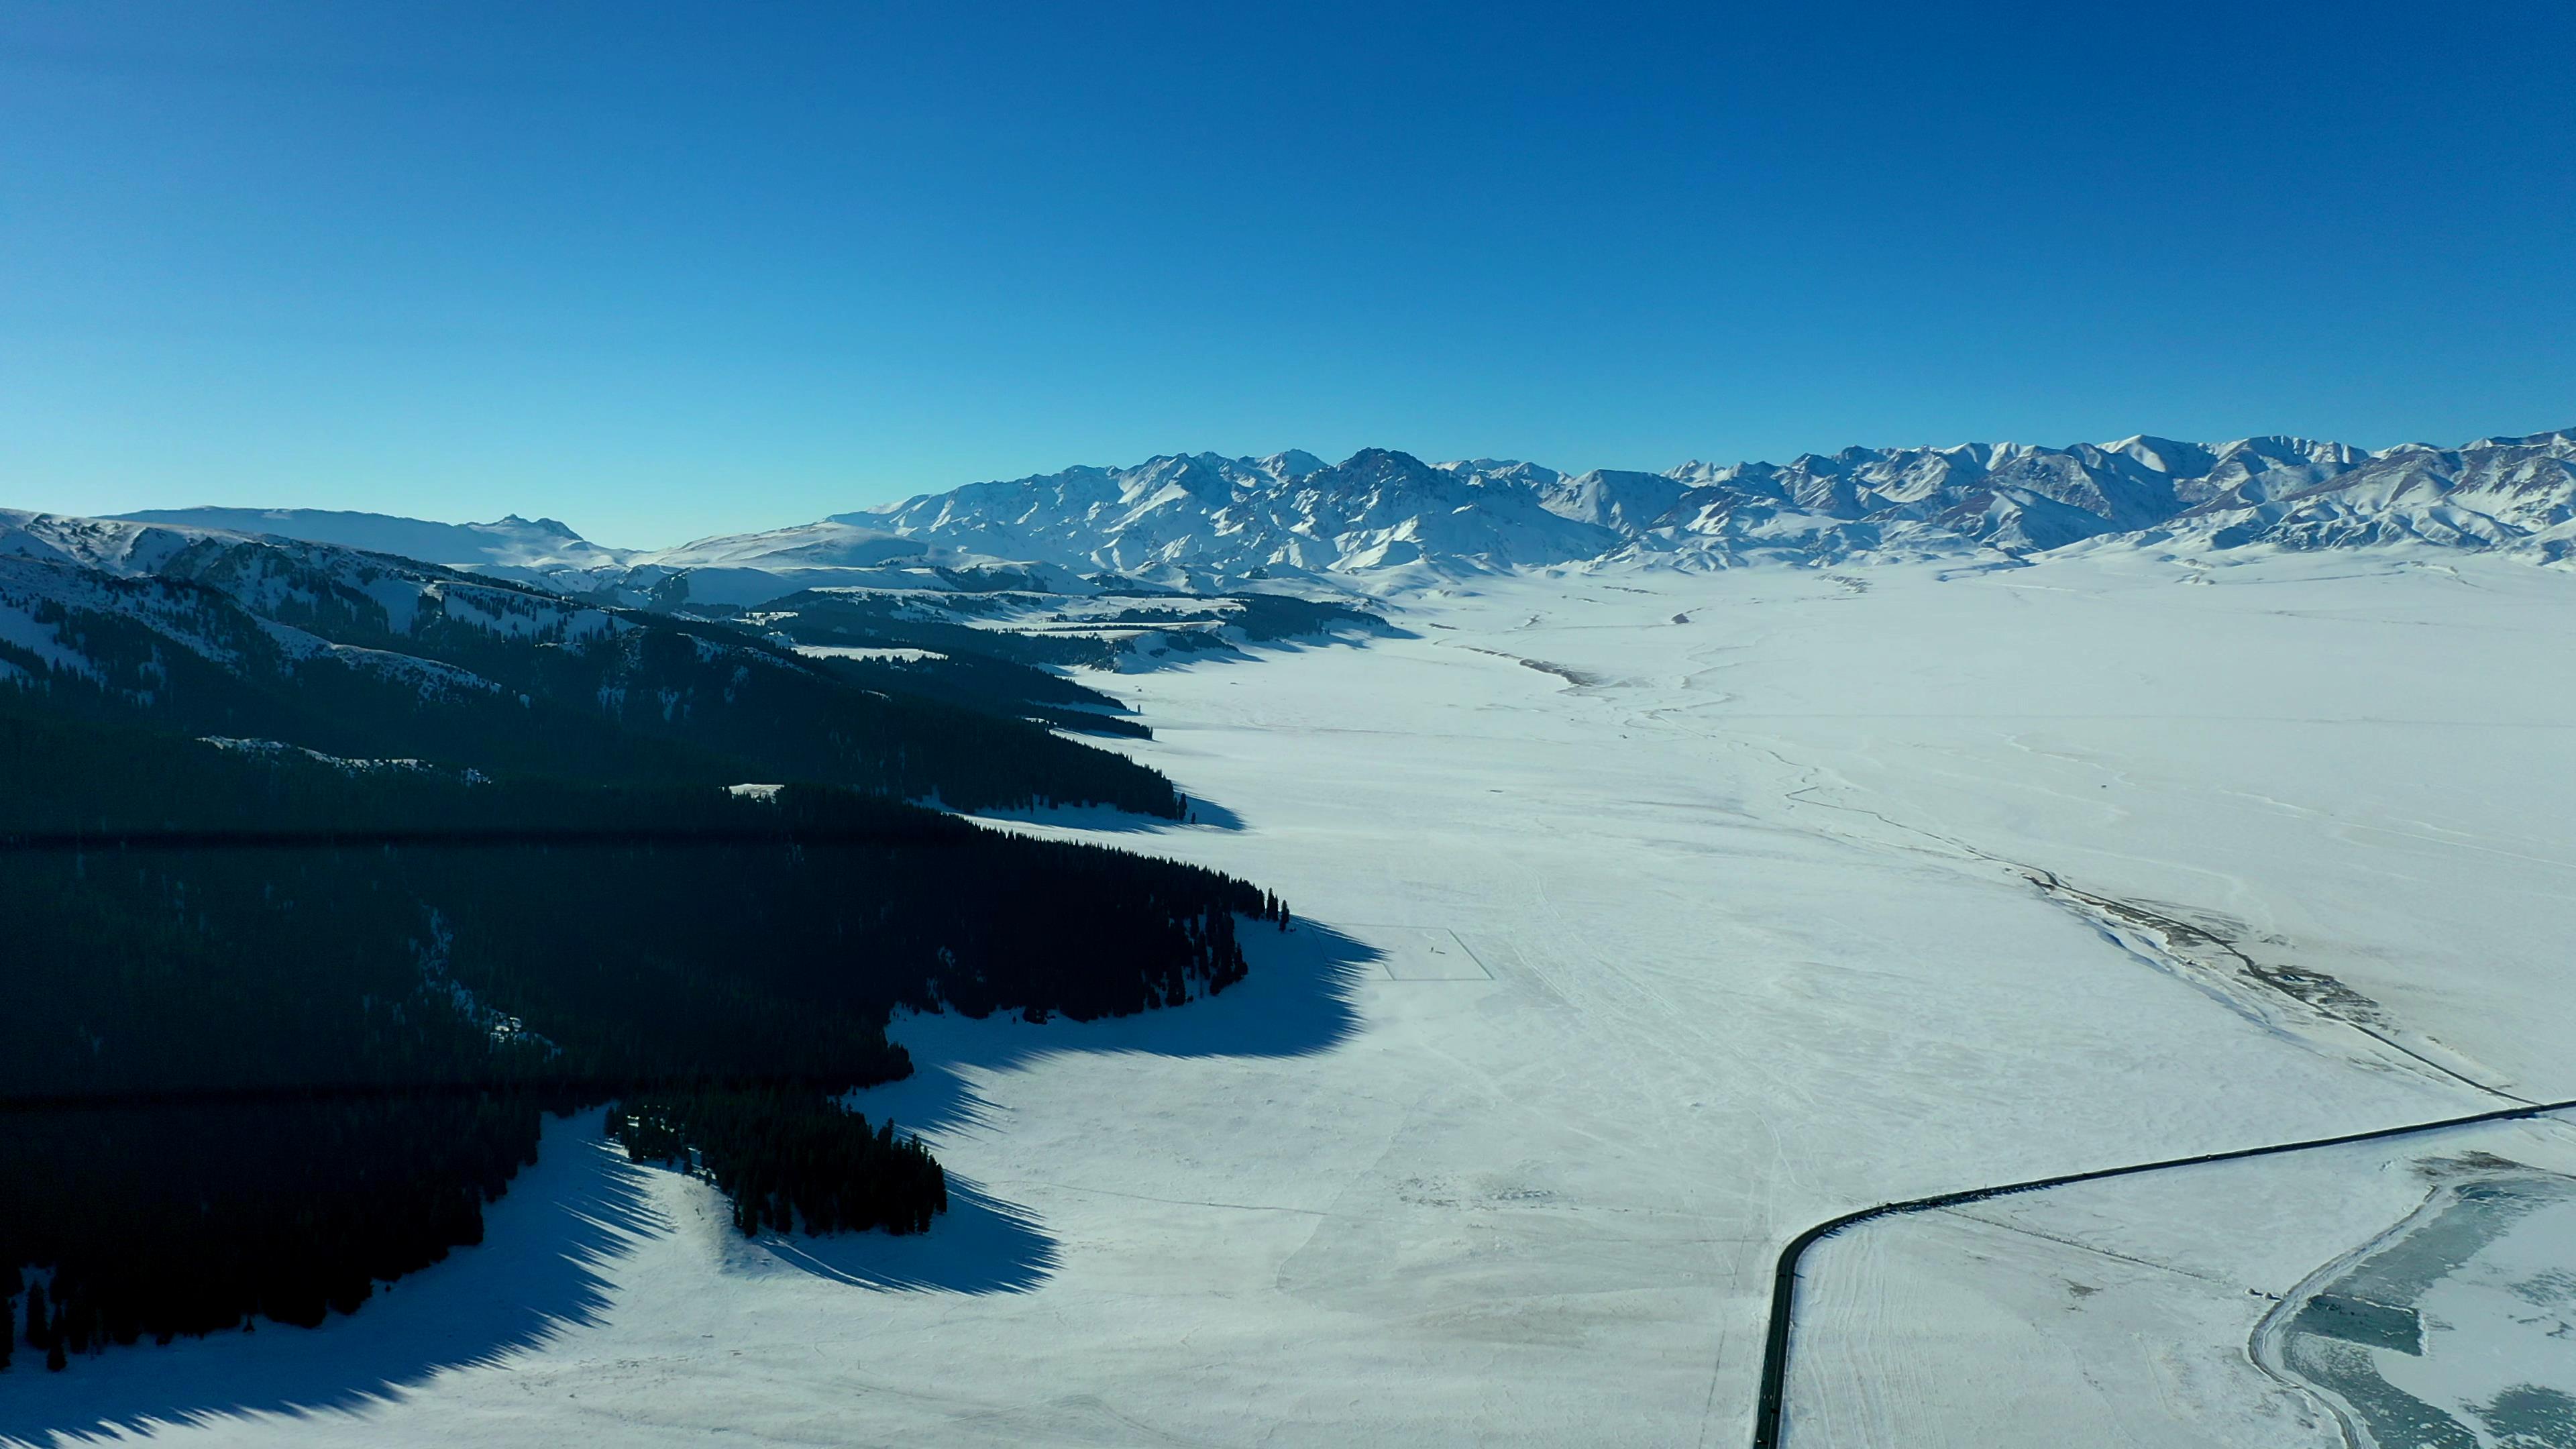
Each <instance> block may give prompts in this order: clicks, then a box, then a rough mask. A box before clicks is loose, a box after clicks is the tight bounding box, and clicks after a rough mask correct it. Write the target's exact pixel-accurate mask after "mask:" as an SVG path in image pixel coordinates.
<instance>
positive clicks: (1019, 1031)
mask: <svg viewBox="0 0 2576 1449" xmlns="http://www.w3.org/2000/svg"><path fill="white" fill-rule="evenodd" d="M1242 931H1243V937H1242V939H1243V945H1244V954H1245V956H1246V958H1247V960H1248V963H1249V965H1250V967H1251V972H1250V974H1249V975H1248V976H1247V977H1246V978H1245V979H1244V980H1242V981H1240V982H1237V983H1236V984H1235V985H1233V986H1231V987H1228V988H1227V989H1226V990H1224V991H1222V992H1220V993H1218V994H1217V995H1215V996H1211V997H1206V998H1203V999H1201V1000H1198V1001H1193V1002H1191V1003H1189V1004H1188V1005H1186V1006H1180V1007H1166V1008H1164V1009H1162V1010H1159V1011H1148V1012H1140V1013H1138V1014H1137V1015H1134V1016H1129V1017H1118V1018H1111V1019H1108V1020H1103V1021H1093V1022H1074V1021H1067V1020H1064V1019H1061V1018H1059V1019H1057V1020H1055V1021H1051V1022H1047V1023H1044V1024H1039V1023H1033V1022H1029V1021H1026V1020H1024V1019H1021V1018H1019V1017H1016V1016H1002V1015H996V1016H993V1017H991V1018H988V1019H986V1020H983V1021H974V1020H969V1019H966V1018H963V1017H956V1016H915V1017H909V1018H905V1019H902V1020H900V1021H898V1022H897V1023H896V1025H895V1029H894V1034H895V1035H896V1037H897V1038H898V1039H900V1040H901V1041H903V1042H904V1043H905V1045H906V1046H907V1047H908V1048H909V1049H910V1050H911V1052H912V1054H913V1058H914V1061H915V1063H916V1070H915V1071H914V1073H913V1075H912V1076H910V1077H908V1078H906V1079H905V1080H903V1081H900V1082H891V1083H888V1084H886V1085H884V1086H881V1087H871V1088H867V1089H865V1090H863V1091H859V1092H854V1093H852V1094H851V1096H850V1101H851V1104H852V1105H853V1106H855V1107H857V1108H858V1109H859V1110H861V1111H864V1112H866V1113H867V1114H868V1115H869V1116H870V1117H871V1118H883V1117H887V1116H891V1117H893V1118H894V1120H895V1122H896V1123H897V1124H898V1125H899V1126H900V1127H901V1128H902V1129H904V1130H907V1131H918V1132H924V1133H933V1134H954V1133H968V1134H972V1133H975V1132H979V1131H983V1130H986V1129H987V1128H988V1127H989V1126H990V1125H991V1106H990V1104H989V1103H988V1102H987V1101H986V1100H985V1099H984V1098H983V1097H982V1096H981V1095H980V1094H979V1093H978V1092H977V1091H976V1090H975V1087H974V1083H975V1081H977V1080H979V1079H981V1078H982V1077H983V1076H985V1075H986V1074H989V1073H993V1072H1008V1071H1017V1070H1022V1069H1025V1068H1027V1067H1029V1066H1031V1065H1033V1064H1035V1063H1036V1062H1038V1061H1040V1060H1042V1059H1044V1058H1046V1057H1049V1056H1055V1055H1060V1054H1064V1053H1069V1052H1111V1053H1118V1052H1139V1053H1147V1054H1152V1055H1157V1056H1168V1057H1217V1056H1242V1057H1292V1056H1307V1055H1311V1054H1314V1053H1318V1052H1324V1051H1329V1050H1331V1049H1332V1048H1333V1047H1335V1046H1337V1045H1339V1044H1341V1043H1342V1042H1344V1041H1346V1040H1348V1039H1349V1038H1350V1037H1351V1036H1352V1034H1353V1033H1354V1032H1355V1031H1356V1030H1357V1028H1358V1025H1359V1017H1358V1012H1357V1010H1356V1008H1355V1006H1354V1002H1353V998H1354V994H1355V992H1356V990H1357V988H1358V984H1359V982H1360V981H1361V980H1363V979H1365V978H1366V977H1367V976H1368V975H1369V973H1370V968H1371V966H1372V965H1373V963H1375V962H1376V961H1377V960H1378V959H1379V957H1380V954H1381V953H1380V952H1378V951H1377V950H1376V949H1374V948H1373V947H1370V946H1367V945H1364V944H1363V943H1361V942H1359V941H1357V940H1355V939H1353V938H1351V937H1350V936H1347V935H1344V934H1343V933H1341V932H1339V931H1336V930H1334V929H1332V928H1331V927H1329V926H1324V925H1319V924H1316V923H1314V922H1299V923H1298V924H1297V925H1296V926H1295V927H1294V928H1293V929H1291V930H1289V931H1286V932H1280V931H1276V930H1274V929H1273V928H1271V927H1269V926H1267V925H1262V924H1259V923H1256V922H1253V921H1249V920H1246V921H1244V922H1243V923H1242ZM597 1124H598V1116H597V1114H596V1113H594V1112H581V1113H577V1114H575V1115H573V1116H570V1117H564V1118H554V1119H550V1120H549V1121H548V1122H547V1124H546V1129H545V1137H544V1141H543V1143H542V1144H541V1146H540V1149H539V1153H538V1159H537V1164H536V1166H534V1167H531V1168H528V1169H525V1170H524V1171H522V1172H521V1173H520V1174H519V1176H518V1178H517V1179H516V1180H515V1181H514V1182H512V1183H511V1185H510V1190H509V1191H508V1193H506V1194H505V1195H504V1196H503V1197H502V1198H501V1200H500V1201H499V1202H496V1203H493V1204H491V1205H489V1206H488V1207H487V1208H486V1209H485V1210H484V1217H485V1226H486V1232H485V1237H484V1241H483V1243H482V1244H481V1245H480V1246H479V1247H474V1248H464V1249H459V1250H457V1251H456V1252H454V1253H452V1254H450V1255H449V1256H448V1259H447V1261H445V1262H443V1263H440V1264H438V1265H436V1266H434V1267H431V1268H429V1269H426V1270H424V1271H422V1272H419V1273H415V1274H413V1275H411V1276H409V1277H407V1278H403V1279H401V1280H399V1281H398V1282H396V1283H394V1284H393V1285H392V1286H391V1287H390V1288H382V1287H380V1288H379V1290H378V1292H377V1293H376V1295H375V1296H374V1297H373V1298H371V1299H370V1300H369V1301H368V1302H367V1303H366V1304H365V1305H364V1306H362V1307H361V1308H360V1309H359V1310H358V1312H357V1313H355V1314H353V1315H347V1316H341V1315H334V1316H333V1317H331V1318H330V1319H328V1320H327V1321H325V1322H324V1323H323V1325H322V1326H321V1327H319V1328H313V1329H302V1328H294V1327H290V1326H287V1325H283V1324H277V1323H271V1322H268V1321H266V1320H262V1321H261V1322H260V1324H259V1327H258V1329H257V1331H256V1332H253V1333H247V1334H245V1333H238V1332H235V1333H220V1334H215V1335H212V1336H210V1337H208V1338H204V1339H184V1338H183V1339H179V1340H177V1341H176V1342H173V1343H171V1344H169V1345H167V1346H161V1347H155V1346H152V1345H150V1344H148V1343H147V1344H140V1345H136V1346H134V1347H131V1348H112V1349H109V1350H107V1351H106V1352H105V1353H104V1354H101V1355H98V1356H96V1357H91V1358H83V1359H81V1360H79V1361H77V1362H75V1363H74V1364H73V1365H72V1367H71V1368H70V1369H69V1370H67V1371H65V1372H63V1373H47V1372H45V1371H44V1370H43V1368H42V1366H41V1361H39V1360H35V1359H33V1358H32V1356H31V1355H29V1354H28V1353H27V1352H26V1351H25V1350H24V1349H21V1350H20V1352H19V1355H18V1361H17V1364H16V1365H15V1366H14V1367H13V1368H12V1369H10V1370H9V1371H8V1372H6V1373H0V1443H7V1442H11V1441H23V1442H28V1443H34V1444H51V1443H58V1442H63V1441H71V1442H84V1441H92V1442H94V1441H104V1440H109V1439H117V1438H122V1437H125V1436H129V1435H147V1436H148V1435H149V1434H150V1433H151V1432H152V1431H153V1429H154V1428H155V1426H162V1425H189V1424H202V1423H210V1422H213V1421H217V1420H221V1419H227V1418H237V1417H249V1416H256V1415H262V1414H275V1415H283V1416H287V1417H295V1418H302V1417H317V1416H318V1417H327V1416H337V1415H351V1416H354V1415H358V1414H362V1413H365V1412H367V1411H369V1410H373V1409H379V1408H383V1407H386V1406H388V1405H392V1404H396V1403H399V1402H401V1401H403V1400H405V1399H407V1398H410V1397H412V1396H413V1395H414V1394H416V1393H418V1392H420V1391H421V1390H422V1388H423V1386H425V1385H427V1384H428V1383H429V1382H430V1381H431V1380H432V1379H434V1378H435V1377H436V1376H437V1375H438V1374H439V1373H441V1372H442V1371H444V1370H448V1369H456V1368H471V1367H478V1366H493V1365H499V1364H503V1363H506V1362H507V1361H508V1360H509V1359H510V1358H512V1357H513V1356H514V1355H516V1354H518V1353H521V1352H523V1351H527V1350H531V1349H537V1348H542V1347H544V1346H545V1345H546V1344H548V1343H550V1342H552V1341H553V1340H555V1339H556V1338H558V1337H560V1336H562V1335H563V1334H565V1333H566V1332H569V1331H573V1330H577V1329H582V1328H589V1327H597V1326H599V1325H600V1324H602V1323H603V1322H604V1315H605V1311H606V1309H607V1307H608V1304H609V1300H610V1294H611V1290H612V1289H613V1288H614V1287H615V1279H614V1273H615V1271H616V1269H617V1266H618V1264H619V1263H620V1262H621V1261H622V1260H624V1259H625V1258H627V1257H628V1256H629V1255H630V1254H631V1253H632V1251H633V1245H634V1244H635V1243H636V1242H637V1241H638V1240H639V1239H642V1238H647V1237H658V1236H662V1235H665V1234H667V1233H670V1232H672V1231H673V1230H674V1226H675V1225H674V1224H672V1223H671V1222H670V1220H669V1219H668V1218H667V1217H666V1216H664V1215H663V1214H662V1213H661V1212H660V1211H659V1210H658V1209H656V1208H655V1207H654V1206H653V1205H652V1203H651V1201H650V1199H649V1197H648V1196H647V1194H646V1191H645V1184H646V1182H647V1180H648V1178H647V1174H648V1173H651V1172H655V1171H660V1170H662V1169H658V1168H649V1167H643V1166H639V1165H637V1164H635V1163H632V1162H630V1161H628V1160H627V1158H626V1156H625V1154H624V1153H623V1152H622V1151H619V1150H617V1149H615V1148H613V1147H611V1146H609V1145H607V1144H605V1143H604V1142H602V1141H601V1140H600V1138H599V1135H598V1125H597ZM741 1247H742V1249H743V1250H745V1251H748V1252H750V1253H753V1254H757V1255H761V1256H763V1257H766V1258H767V1259H769V1260H771V1262H772V1263H773V1264H774V1265H775V1266H778V1267H782V1268H794V1269H796V1270H797V1271H800V1272H804V1273H810V1274H813V1275H815V1276H817V1277H821V1278H826V1279H831V1280H833V1281H836V1282H841V1283H846V1284H848V1285H850V1286H851V1287H852V1288H854V1289H860V1290H868V1291H876V1292H950V1293H979V1294H980V1293H1025V1292H1029V1291H1031V1290H1033V1289H1035V1288H1037V1287H1039V1286H1040V1285H1042V1284H1043V1283H1045V1281H1046V1280H1047V1279H1048V1278H1050V1277H1051V1276H1053V1275H1054V1273H1055V1271H1056V1268H1057V1267H1058V1265H1059V1263H1060V1261H1061V1257H1062V1254H1061V1250H1060V1247H1059V1245H1058V1242H1057V1240H1056V1238H1055V1237H1054V1236H1052V1235H1051V1234H1049V1233H1048V1232H1047V1231H1046V1229H1045V1228H1044V1226H1043V1225H1041V1223H1040V1222H1039V1221H1038V1219H1037V1217H1036V1216H1035V1215H1034V1214H1032V1213H1030V1212H1028V1211H1026V1210H1024V1209H1022V1208H1020V1207H1018V1206H1016V1205H1014V1204H1011V1203H1007V1202H1004V1201H1001V1200H1000V1199H997V1198H995V1197H993V1196H992V1195H991V1194H989V1193H987V1192H986V1191H984V1190H983V1188H982V1187H981V1186H980V1185H978V1184H977V1183H975V1182H974V1181H973V1180H971V1179H968V1178H965V1177H962V1176H952V1177H951V1178H950V1179H949V1207H948V1211H947V1212H946V1213H945V1214H943V1215H941V1216H940V1217H939V1218H938V1219H937V1220H936V1221H935V1222H934V1223H933V1224H932V1226H931V1229H930V1231H929V1232H927V1233H924V1234H919V1235H907V1236H903V1237H897V1236H895V1235H893V1234H889V1233H884V1232H866V1233H839V1234H833V1235H830V1236H826V1237H814V1236H809V1235H806V1234H801V1233H799V1234H792V1235H781V1234H776V1233H765V1234H763V1235H762V1236H761V1237H760V1238H758V1239H755V1240H753V1241H751V1242H748V1243H743V1244H741ZM31 1369H32V1370H33V1371H32V1372H31V1371H30V1370H31Z"/></svg>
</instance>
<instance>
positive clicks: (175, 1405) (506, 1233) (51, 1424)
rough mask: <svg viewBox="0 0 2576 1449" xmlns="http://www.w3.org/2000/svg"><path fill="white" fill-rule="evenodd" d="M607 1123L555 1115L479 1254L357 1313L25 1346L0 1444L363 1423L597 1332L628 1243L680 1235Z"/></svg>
mask: <svg viewBox="0 0 2576 1449" xmlns="http://www.w3.org/2000/svg"><path fill="white" fill-rule="evenodd" d="M597 1123H598V1117H597V1114H596V1113H591V1112H583V1113H579V1114H577V1115H575V1116H572V1117H569V1118H558V1119H551V1120H549V1121H548V1122H547V1124H546V1132H545V1140H544V1143H543V1146H542V1149H541V1150H540V1152H539V1154H538V1158H537V1165H536V1166H534V1167H531V1168H527V1169H525V1170H523V1171H521V1172H520V1174H519V1176H518V1178H517V1180H516V1181H514V1182H513V1183H512V1184H511V1186H510V1191H509V1192H508V1193H507V1194H506V1195H505V1196H503V1197H502V1199H501V1200H500V1201H499V1202H497V1203H493V1204H491V1205H489V1206H488V1207H486V1208H485V1210H484V1218H485V1229H486V1231H485V1235H484V1241H483V1244H482V1246H480V1247H475V1248H464V1249H459V1250H457V1251H456V1252H454V1253H451V1254H449V1255H448V1258H447V1260H446V1261H445V1262H443V1263H439V1264H437V1265H435V1266H433V1267H430V1268H427V1269H424V1270H422V1271H421V1272H418V1273H414V1274H412V1275H410V1276H409V1277H406V1278H403V1279H401V1280H399V1281H397V1282H396V1283H394V1284H393V1286H392V1287H391V1288H390V1289H384V1288H380V1289H379V1290H378V1292H377V1294H376V1296H375V1297H374V1298H372V1299H370V1300H369V1301H368V1302H367V1303H366V1305H364V1306H363V1307H361V1308H360V1309H359V1310H358V1312H357V1313H356V1314H354V1315H348V1316H342V1315H337V1314H335V1315H333V1316H332V1317H331V1318H329V1319H327V1320H326V1321H324V1323H323V1324H322V1326H321V1327H319V1328H310V1329H306V1328H294V1327H289V1326H287V1325H284V1324H279V1323H273V1322H270V1321H268V1320H266V1319H261V1320H258V1325H259V1326H258V1330H257V1331H256V1332H253V1333H240V1332H232V1333H218V1334H212V1335H209V1336H208V1337H206V1338H202V1339H188V1338H182V1339H178V1340H175V1341H173V1342H171V1343H170V1344H168V1345H165V1346H159V1347H156V1346H153V1345H151V1344H149V1343H144V1344H138V1345H136V1346H134V1347H132V1348H111V1349H109V1350H107V1351H106V1352H105V1353H103V1354H100V1355H98V1356H96V1357H85V1358H81V1359H78V1360H75V1361H74V1362H73V1364H72V1366H71V1367H70V1368H69V1369H68V1370H66V1371H64V1372H62V1373H48V1372H46V1371H45V1370H44V1367H43V1364H42V1361H41V1360H38V1359H35V1358H33V1357H32V1356H31V1355H29V1354H27V1353H25V1352H23V1351H21V1352H20V1354H19V1355H18V1362H17V1365H16V1367H14V1368H12V1369H11V1370H10V1371H9V1372H7V1373H5V1374H0V1442H5V1441H13V1440H14V1441H24V1442H29V1443H36V1444H45V1443H50V1442H59V1441H63V1440H70V1441H75V1442H78V1441H92V1440H105V1439H110V1438H119V1437H122V1436H123V1435H127V1434H148V1433H149V1432H150V1430H151V1428H152V1426H153V1425H154V1424H156V1423H157V1424H198V1423H206V1422H211V1421H214V1420H218V1419H224V1418H230V1417H235V1416H240V1415H247V1414H280V1415H286V1416H289V1417H297V1418H302V1417H313V1416H335V1415H348V1414H357V1413H361V1412H363V1411H365V1410H368V1409H371V1408H377V1407H381V1406H383V1405H385V1404H389V1403H393V1402H398V1401H400V1400H402V1399H404V1398H407V1397H409V1396H410V1394H411V1393H412V1392H413V1391H415V1390H417V1389H418V1388H419V1387H420V1386H421V1385H423V1384H425V1383H426V1382H428V1381H429V1380H430V1379H431V1378H433V1377H435V1376H436V1375H437V1374H438V1373H439V1372H440V1371H442V1370H445V1369H451V1368H465V1367H472V1366H476V1365H489V1364H497V1363H501V1362H504V1361H506V1360H507V1359H509V1358H510V1357H511V1356H512V1355H514V1354H516V1353H518V1352H520V1351H521V1350H525V1349H532V1348H537V1347H540V1346H542V1345H544V1344H546V1343H547V1342H549V1341H551V1340H552V1339H554V1338H555V1337H557V1336H558V1335H560V1334H562V1333H564V1332H565V1331H567V1330H568V1329H574V1328H582V1327H589V1326H595V1325H597V1324H598V1323H600V1322H601V1321H602V1317H601V1315H602V1312H603V1310H604V1309H605V1308H606V1307H607V1305H608V1294H609V1289H610V1288H611V1286H612V1282H611V1279H610V1277H609V1274H610V1273H611V1272H612V1271H613V1269H614V1268H615V1266H616V1264H617V1263H618V1262H619V1260H621V1259H623V1258H625V1257H626V1256H627V1255H628V1253H629V1252H630V1251H631V1246H630V1245H631V1244H632V1243H633V1242H634V1240H635V1239H637V1238H638V1237H641V1236H645V1235H648V1234H658V1233H662V1232H667V1231H669V1230H670V1226H671V1225H670V1223H669V1222H668V1221H667V1220H666V1219H664V1218H663V1217H662V1215H661V1214H660V1213H658V1212H657V1211H656V1210H655V1209H654V1208H653V1207H652V1206H651V1205H650V1203H648V1202H647V1201H646V1199H645V1196H644V1192H643V1182H644V1172H643V1169H641V1168H638V1167H636V1166H635V1165H634V1164H632V1163H630V1162H628V1161H627V1160H626V1158H625V1155H624V1154H623V1153H619V1152H614V1151H610V1150H608V1149H606V1148H604V1147H602V1146H601V1145H600V1144H599V1142H598V1140H597V1138H598V1126H597ZM31 1369H32V1370H33V1372H30V1370H31Z"/></svg>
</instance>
